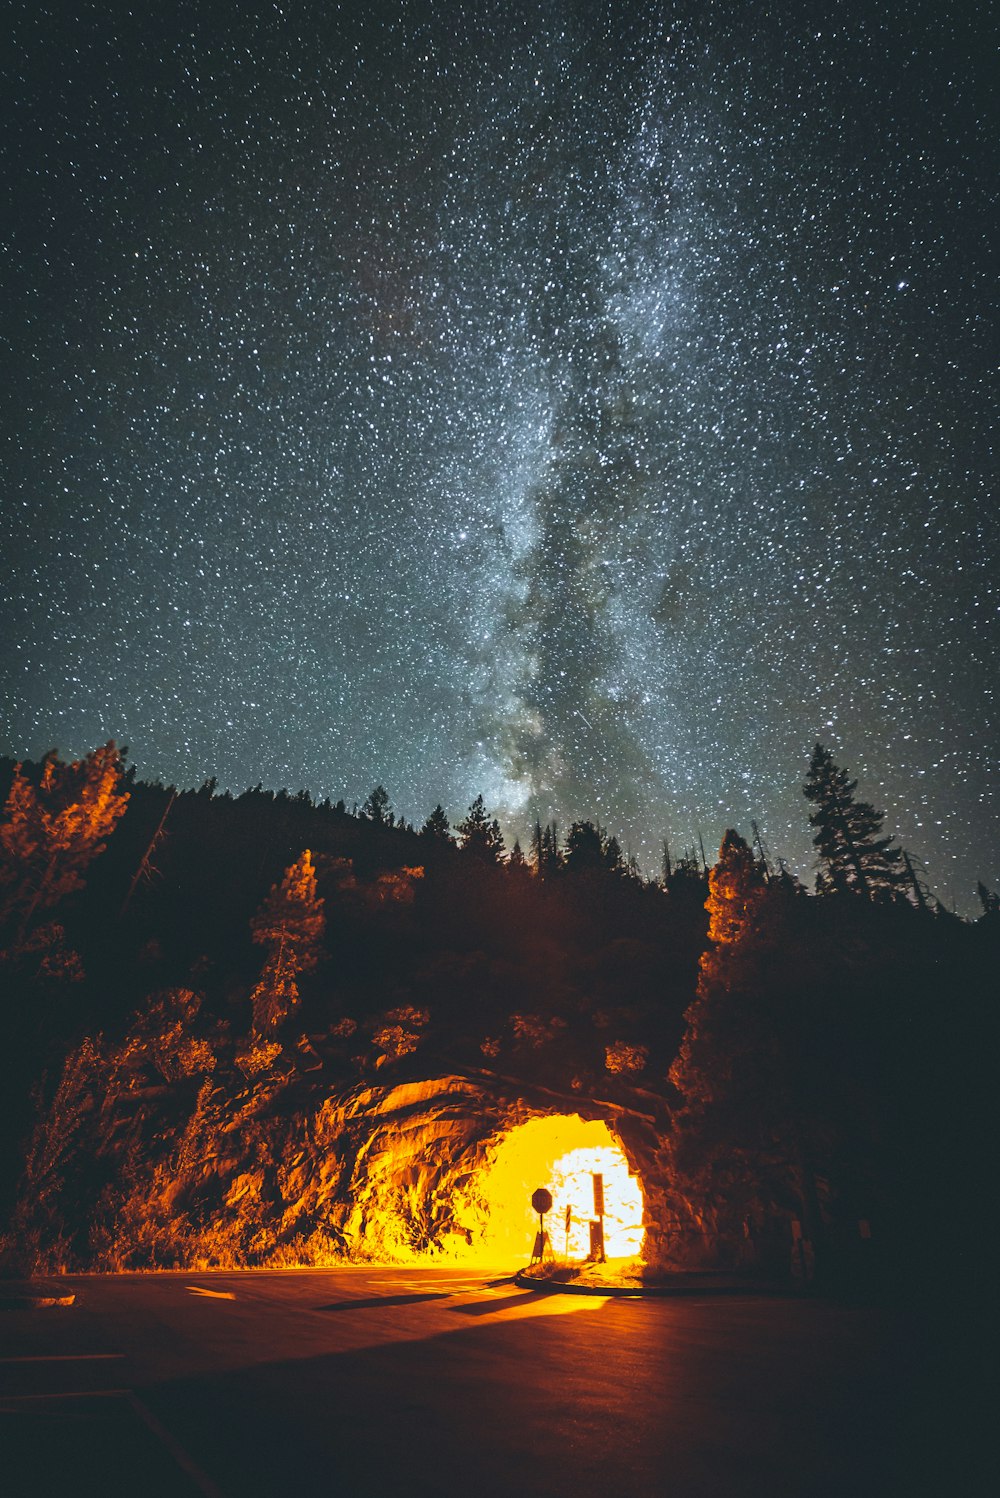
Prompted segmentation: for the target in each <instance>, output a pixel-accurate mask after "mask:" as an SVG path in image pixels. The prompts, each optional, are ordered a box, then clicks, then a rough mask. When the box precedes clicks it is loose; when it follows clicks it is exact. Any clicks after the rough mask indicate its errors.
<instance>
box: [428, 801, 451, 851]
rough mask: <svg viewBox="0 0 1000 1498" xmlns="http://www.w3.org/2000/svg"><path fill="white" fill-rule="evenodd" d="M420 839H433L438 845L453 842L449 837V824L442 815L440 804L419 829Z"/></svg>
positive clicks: (442, 809)
mask: <svg viewBox="0 0 1000 1498" xmlns="http://www.w3.org/2000/svg"><path fill="white" fill-rule="evenodd" d="M420 835H421V837H429V838H434V839H436V840H437V841H438V842H440V843H451V842H454V838H453V837H452V835H451V823H450V822H449V821H448V818H447V817H446V816H445V814H444V808H443V807H442V806H441V804H440V802H439V803H438V805H437V806H435V808H434V810H433V811H432V812H431V814H430V816H429V817H428V818H427V821H426V822H425V823H424V825H423V826H422V827H421V829H420Z"/></svg>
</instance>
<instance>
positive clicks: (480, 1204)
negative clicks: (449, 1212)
mask: <svg viewBox="0 0 1000 1498" xmlns="http://www.w3.org/2000/svg"><path fill="white" fill-rule="evenodd" d="M595 1173H597V1174H599V1175H601V1176H602V1177H603V1182H604V1249H605V1253H606V1254H607V1256H608V1257H609V1258H633V1257H636V1256H638V1255H639V1254H641V1252H642V1243H643V1228H642V1216H643V1201H642V1190H641V1188H640V1186H639V1182H638V1180H637V1179H636V1178H635V1176H633V1175H630V1174H629V1168H628V1161H627V1160H626V1158H625V1155H624V1152H623V1151H622V1148H621V1146H620V1145H619V1144H617V1143H616V1142H615V1139H614V1136H613V1135H612V1133H611V1131H610V1129H609V1128H608V1126H607V1124H605V1123H603V1122H602V1121H601V1120H600V1119H590V1120H586V1119H583V1118H580V1117H579V1116H578V1115H575V1114H574V1115H558V1116H554V1117H548V1118H533V1119H531V1120H529V1122H528V1123H525V1124H520V1125H519V1126H518V1127H516V1128H514V1129H511V1130H510V1131H509V1132H508V1133H507V1134H505V1135H504V1136H503V1137H502V1139H501V1140H500V1141H499V1142H498V1144H497V1145H496V1146H495V1148H494V1150H493V1152H492V1158H491V1159H490V1160H489V1161H488V1163H487V1164H486V1165H485V1166H484V1167H483V1168H482V1169H481V1170H480V1171H479V1172H477V1175H476V1177H475V1179H474V1181H473V1182H472V1183H471V1184H470V1188H469V1191H468V1197H467V1206H466V1210H465V1211H463V1212H462V1213H461V1214H460V1215H461V1218H462V1219H463V1220H464V1221H465V1222H468V1223H469V1224H470V1227H471V1228H472V1233H473V1242H472V1245H471V1246H470V1248H469V1249H468V1250H467V1251H466V1252H464V1253H461V1254H460V1257H461V1258H463V1259H464V1260H465V1261H466V1262H468V1261H469V1260H479V1261H480V1262H484V1263H485V1262H489V1263H498V1262H506V1261H511V1262H519V1261H523V1260H524V1259H526V1258H527V1257H528V1256H529V1255H530V1253H531V1246H532V1242H533V1240H534V1235H535V1232H536V1231H537V1228H538V1217H537V1215H536V1214H535V1213H534V1212H533V1210H532V1207H531V1196H532V1193H533V1192H534V1191H536V1190H537V1189H538V1187H539V1186H544V1187H545V1188H546V1189H547V1190H548V1191H550V1192H551V1193H552V1210H551V1211H550V1212H549V1213H547V1215H546V1219H545V1228H546V1231H547V1233H548V1235H549V1241H550V1243H551V1246H552V1249H553V1251H554V1253H555V1255H556V1256H557V1257H558V1258H562V1257H564V1256H565V1257H568V1258H570V1259H577V1260H582V1259H585V1258H586V1257H587V1256H588V1254H589V1251H590V1223H591V1221H592V1220H594V1217H595V1213H594V1179H593V1178H594V1174H595ZM567 1208H568V1209H569V1213H568V1222H569V1226H568V1230H567Z"/></svg>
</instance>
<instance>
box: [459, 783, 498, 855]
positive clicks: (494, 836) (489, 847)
mask: <svg viewBox="0 0 1000 1498" xmlns="http://www.w3.org/2000/svg"><path fill="white" fill-rule="evenodd" d="M458 832H459V836H460V837H461V839H462V852H463V853H471V854H472V855H473V857H475V858H479V859H481V860H482V861H483V862H484V863H499V862H500V859H501V858H502V857H503V852H504V846H503V834H502V833H501V831H500V823H499V822H498V821H497V820H496V818H495V817H493V818H491V817H490V814H489V812H488V811H487V810H486V807H485V805H484V803H483V798H482V796H477V797H476V799H475V801H473V803H472V805H471V806H470V807H469V812H468V815H467V816H466V818H465V821H464V822H460V823H459V826H458Z"/></svg>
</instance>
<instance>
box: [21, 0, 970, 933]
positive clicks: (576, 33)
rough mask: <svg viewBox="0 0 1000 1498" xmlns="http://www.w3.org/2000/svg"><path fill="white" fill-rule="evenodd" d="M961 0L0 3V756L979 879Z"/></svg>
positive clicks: (958, 887) (644, 843) (651, 857)
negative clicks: (852, 810)
mask: <svg viewBox="0 0 1000 1498" xmlns="http://www.w3.org/2000/svg"><path fill="white" fill-rule="evenodd" d="M989 9H990V8H989V7H988V6H987V5H985V4H984V5H982V6H981V7H979V6H976V5H971V4H966V5H951V6H949V5H942V4H939V3H938V4H934V5H922V4H911V5H905V6H898V7H897V6H893V5H891V4H880V5H876V4H871V5H869V6H862V5H859V4H842V5H836V4H829V5H825V6H824V5H814V4H808V3H806V4H793V5H790V6H773V7H764V6H756V5H754V4H751V3H734V4H732V5H722V4H711V3H705V0H701V3H692V4H678V5H669V4H664V5H660V6H646V7H643V6H641V5H636V6H627V5H622V4H618V5H607V6H601V5H584V4H563V5H560V4H557V3H547V4H545V5H543V6H538V7H534V6H526V5H519V4H512V3H503V4H487V3H477V4H475V5H473V4H444V3H441V4H436V5H430V4H426V3H425V4H410V5H407V4H398V5H378V4H370V5H365V6H361V5H357V6H352V5H341V6H338V5H335V4H332V3H328V4H315V5H311V4H296V3H294V0H287V3H283V4H274V5H254V4H253V3H251V0H248V3H246V4H239V5H237V4H230V5H213V4H211V3H207V0H197V3H187V4H184V3H181V4H178V3H172V0H165V3H163V4H158V5H148V6H147V5H136V6H134V7H133V12H132V14H129V11H128V9H127V8H126V7H124V6H118V5H116V4H115V3H113V0H102V3H100V4H93V5H86V4H83V3H80V0H77V3H64V4H55V5H47V4H45V3H42V0H32V3H30V4H29V3H22V4H21V5H20V6H17V7H15V10H16V11H17V12H18V14H19V19H18V20H17V21H16V24H15V36H14V41H13V44H11V43H10V42H9V41H8V43H7V45H6V46H5V48H4V54H5V56H6V58H7V62H6V73H5V77H4V78H3V80H2V105H0V108H2V110H3V113H4V116H5V119H4V133H3V145H2V161H3V173H4V177H5V180H6V183H7V191H6V193H5V199H6V202H7V205H8V206H7V209H6V210H5V211H4V213H3V214H2V215H0V239H2V269H0V276H2V285H0V333H2V340H3V350H4V356H5V365H6V369H7V374H8V382H9V387H10V389H9V393H8V395H7V397H6V400H5V402H4V411H3V426H4V430H3V449H2V450H3V465H4V485H3V498H2V501H0V502H2V505H3V565H2V571H0V631H2V634H0V638H2V641H3V652H2V672H0V724H2V729H0V750H2V751H5V752H9V753H14V754H17V755H23V754H29V755H33V756H37V755H39V754H41V753H42V752H43V751H45V750H46V749H48V748H50V747H52V746H58V747H59V748H60V750H61V751H62V752H63V753H64V754H68V755H78V754H80V753H82V752H84V751H85V750H86V749H88V748H91V747H93V746H94V745H96V744H98V743H100V742H103V741H104V740H106V739H107V738H109V737H111V736H114V737H116V738H117V739H118V740H119V742H125V743H128V744H129V745H130V746H131V756H132V758H133V760H134V761H135V762H136V763H137V764H138V767H139V771H140V774H141V775H142V776H143V777H145V778H154V777H160V778H163V779H164V780H168V781H175V782H176V783H178V784H180V785H193V784H199V783H200V782H201V781H202V780H204V779H205V778H206V777H208V776H210V775H217V776H218V778H219V783H220V788H222V787H229V788H231V789H233V790H240V789H242V788H244V787H245V786H247V785H251V784H255V783H256V782H258V781H263V783H264V784H265V786H270V787H273V788H278V787H281V786H286V787H288V788H289V789H290V790H293V791H294V790H297V789H299V788H300V787H303V786H304V787H307V788H308V789H309V790H310V791H312V792H313V793H314V794H315V795H316V796H317V797H322V796H325V795H330V796H331V797H333V798H334V799H337V798H338V797H344V798H345V799H346V801H347V803H348V806H350V805H351V804H352V803H353V802H355V801H357V802H360V801H362V800H363V799H364V797H365V796H366V795H367V793H368V791H369V790H370V789H371V788H372V786H373V785H374V784H375V783H376V782H382V783H383V784H384V785H385V786H386V787H388V789H389V792H390V795H391V798H392V801H393V804H394V806H395V807H396V809H397V811H398V812H401V813H402V814H403V815H405V816H406V817H407V818H409V819H412V820H414V821H416V822H417V823H418V825H419V823H420V822H421V821H422V820H423V819H424V817H425V816H426V815H427V813H428V812H429V811H430V810H431V808H432V807H433V806H434V804H435V802H437V801H441V802H442V803H443V804H444V807H445V809H446V811H448V813H449V815H451V816H452V819H453V820H458V819H459V818H460V817H461V816H462V814H463V813H464V811H465V809H466V807H467V806H468V804H469V802H470V801H471V800H472V798H473V797H474V796H475V795H476V793H477V792H482V794H483V795H484V797H485V799H486V802H487V805H488V806H489V807H490V808H491V809H493V810H496V811H497V812H498V813H499V814H500V816H501V821H502V822H503V824H504V827H505V830H506V831H507V833H508V836H509V837H510V836H513V835H514V834H515V833H518V832H519V833H520V834H521V835H522V838H524V835H525V832H526V829H527V828H528V827H529V825H530V823H532V822H533V821H534V819H535V817H536V816H538V817H540V818H541V819H542V820H543V821H544V820H545V819H546V818H547V817H549V816H550V815H551V816H555V817H556V818H557V819H558V821H559V823H560V825H561V826H562V827H563V828H566V827H568V824H569V822H570V821H571V820H573V819H574V818H580V817H591V818H594V819H597V820H599V821H600V822H601V823H602V825H604V826H605V827H606V828H607V830H608V831H609V832H613V833H615V834H617V835H618V837H619V838H620V839H621V841H622V843H623V845H625V846H626V847H627V848H629V849H631V850H632V851H633V852H634V853H635V854H636V855H637V856H638V857H639V859H640V861H641V862H642V864H643V866H644V868H645V869H646V870H647V872H650V873H655V872H657V870H658V868H659V865H660V858H661V853H660V849H661V840H662V838H663V837H664V836H665V835H667V836H669V837H670V840H671V844H672V847H673V849H674V851H675V853H679V852H681V851H682V850H683V848H684V847H685V846H688V845H690V844H692V843H693V842H694V840H695V839H696V837H697V835H698V833H699V832H700V833H701V835H702V836H703V838H704V841H705V845H706V848H708V849H709V850H711V848H712V847H713V845H717V844H718V840H719V837H720V835H721V833H722V831H723V829H724V828H725V827H726V826H728V825H736V826H738V827H740V828H741V829H742V830H743V831H744V833H749V824H750V819H751V818H756V819H757V820H758V822H759V823H760V825H761V829H762V831H763V834H764V836H765V838H766V841H767V843H768V845H769V847H770V849H771V852H772V853H773V854H775V855H781V856H783V857H785V858H786V859H787V860H788V861H789V862H790V864H791V866H792V867H793V868H794V869H796V870H797V871H798V872H799V873H801V874H802V875H803V876H804V877H807V878H810V879H811V874H812V869H813V860H812V850H811V846H810V831H809V827H808V824H807V814H808V810H809V808H808V805H807V803H806V802H805V800H804V798H803V797H802V794H801V783H802V780H803V778H804V776H805V772H806V769H807V766H808V760H809V754H810V751H811V748H812V745H813V744H814V743H815V741H816V740H817V738H818V739H820V740H821V741H822V742H824V743H825V744H827V745H828V746H829V747H830V748H831V749H832V750H833V752H834V755H835V757H836V758H837V760H838V762H840V763H842V764H845V765H846V766H847V767H848V768H849V769H850V770H851V771H852V773H853V774H855V775H858V776H859V777H860V781H861V787H860V792H859V793H861V794H864V795H865V796H866V798H867V799H870V800H873V801H875V802H876V804H878V805H879V806H881V807H883V808H884V809H885V810H886V813H887V817H886V829H887V830H888V831H892V832H894V833H896V834H898V836H899V837H900V838H901V840H902V841H903V843H904V844H905V845H906V846H907V847H908V848H910V849H911V851H912V852H913V854H914V855H915V856H916V857H917V858H919V859H921V860H923V862H924V864H925V866H926V871H927V877H928V879H929V882H930V884H931V886H932V887H933V888H934V889H935V890H936V891H937V892H938V893H939V894H940V895H941V896H942V897H943V898H944V899H945V900H946V901H948V902H950V901H951V900H952V899H954V901H955V902H956V903H957V905H958V908H959V909H960V910H962V911H964V912H966V913H973V911H974V910H975V908H976V907H975V896H974V885H975V880H976V879H977V878H982V879H984V880H986V882H987V883H989V884H991V885H993V886H996V885H997V884H998V883H1000V826H998V815H997V805H996V799H995V796H994V794H993V792H994V787H995V784H996V773H997V767H998V760H1000V735H998V723H997V692H996V683H997V681H998V680H1000V678H998V677H997V673H996V663H997V659H998V653H997V643H998V639H997V636H998V629H997V623H998V610H997V602H998V561H1000V544H998V541H1000V537H998V531H1000V519H998V505H997V499H996V490H995V487H994V485H993V483H992V480H993V467H992V452H991V437H992V428H993V425H994V421H995V416H996V384H995V379H994V366H995V362H996V345H997V340H996V322H995V312H996V289H997V280H996V262H995V259H994V253H995V245H996V242H997V236H998V227H1000V226H998V222H997V218H998V215H997V212H996V141H997V124H998V121H997V117H996V113H995V105H994V103H993V94H994V84H995V73H996V42H995V37H994V36H993V34H992V32H991V29H990V26H989V23H988V19H987V16H988V11H989Z"/></svg>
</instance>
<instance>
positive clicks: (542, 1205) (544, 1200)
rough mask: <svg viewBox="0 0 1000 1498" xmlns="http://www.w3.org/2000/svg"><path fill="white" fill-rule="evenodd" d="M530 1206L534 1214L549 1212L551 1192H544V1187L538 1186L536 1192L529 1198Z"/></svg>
mask: <svg viewBox="0 0 1000 1498" xmlns="http://www.w3.org/2000/svg"><path fill="white" fill-rule="evenodd" d="M531 1205H532V1206H533V1207H534V1209H535V1211H536V1212H539V1213H541V1212H551V1210H552V1192H551V1191H546V1189H545V1187H544V1186H539V1188H538V1190H537V1191H536V1192H535V1194H534V1196H533V1197H532V1198H531Z"/></svg>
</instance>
